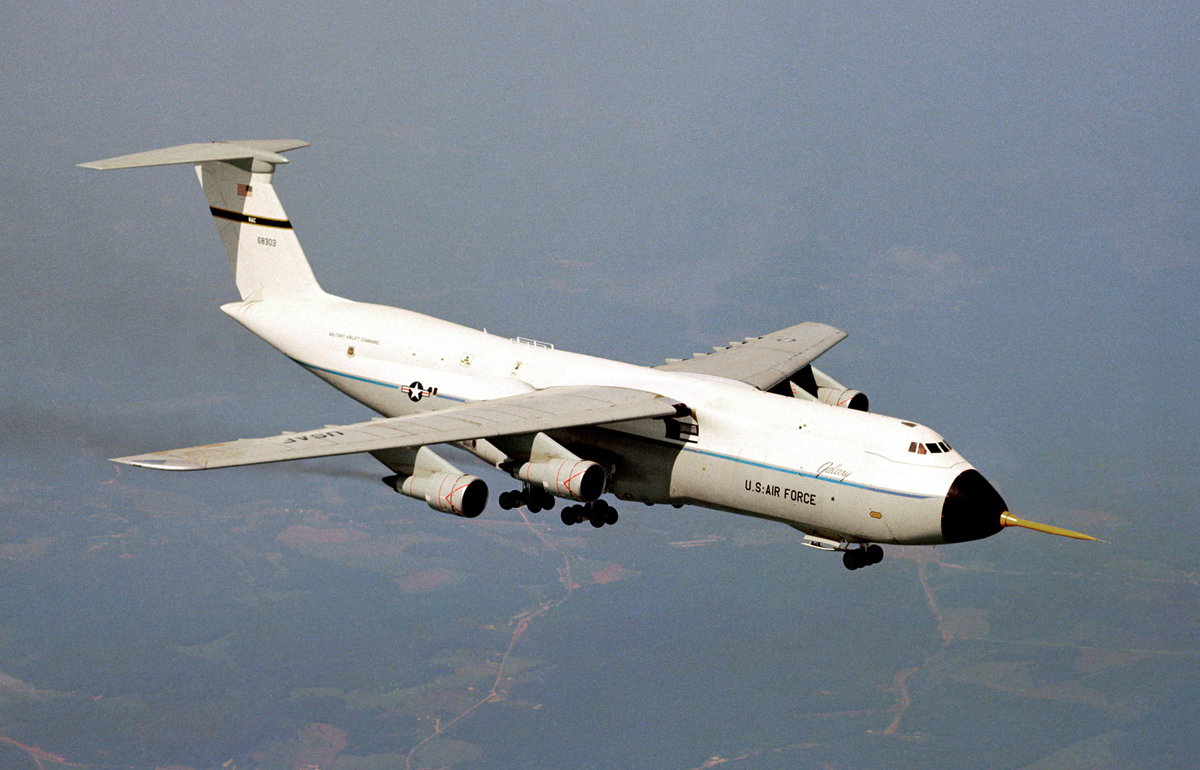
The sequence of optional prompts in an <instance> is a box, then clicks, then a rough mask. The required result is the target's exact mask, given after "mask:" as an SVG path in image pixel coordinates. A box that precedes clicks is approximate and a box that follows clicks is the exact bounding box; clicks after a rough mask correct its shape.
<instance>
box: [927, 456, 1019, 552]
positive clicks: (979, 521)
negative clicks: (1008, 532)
mask: <svg viewBox="0 0 1200 770" xmlns="http://www.w3.org/2000/svg"><path fill="white" fill-rule="evenodd" d="M1007 510H1008V506H1007V505H1005V504H1004V498H1003V497H1001V496H1000V493H999V492H997V491H996V490H995V488H994V487H992V485H991V484H989V483H988V481H987V479H985V478H984V477H983V474H982V473H980V472H979V471H977V470H975V469H974V468H972V469H971V470H967V471H963V472H962V473H960V474H958V477H957V478H955V479H954V483H953V484H951V485H950V491H949V492H947V493H946V501H945V502H944V503H942V538H943V539H945V541H946V542H947V543H963V542H966V541H967V540H981V539H982V538H985V537H990V536H991V535H994V534H996V533H997V532H999V531H1000V530H1001V529H1002V527H1001V525H1000V515H1001V514H1002V513H1004V512H1006V511H1007Z"/></svg>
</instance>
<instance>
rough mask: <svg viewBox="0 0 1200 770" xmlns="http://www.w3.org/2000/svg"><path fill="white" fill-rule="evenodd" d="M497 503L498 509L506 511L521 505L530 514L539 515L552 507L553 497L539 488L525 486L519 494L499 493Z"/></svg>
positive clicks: (513, 492) (515, 492)
mask: <svg viewBox="0 0 1200 770" xmlns="http://www.w3.org/2000/svg"><path fill="white" fill-rule="evenodd" d="M499 502H500V507H501V508H503V509H504V510H506V511H511V510H512V509H513V508H520V507H521V506H522V505H523V506H525V507H526V508H528V509H529V512H530V513H541V512H542V511H548V510H550V509H551V508H553V507H554V495H552V494H550V493H549V492H547V491H546V490H544V489H542V488H541V487H535V486H532V485H530V484H526V485H525V488H524V489H522V490H521V491H520V492H517V491H512V492H501V493H500V500H499Z"/></svg>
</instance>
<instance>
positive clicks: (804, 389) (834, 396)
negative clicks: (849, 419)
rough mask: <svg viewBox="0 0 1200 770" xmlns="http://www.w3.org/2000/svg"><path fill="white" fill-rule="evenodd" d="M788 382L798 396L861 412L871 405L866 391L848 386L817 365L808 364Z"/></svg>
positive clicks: (795, 395) (794, 394)
mask: <svg viewBox="0 0 1200 770" xmlns="http://www.w3.org/2000/svg"><path fill="white" fill-rule="evenodd" d="M787 384H788V385H789V386H790V387H791V391H792V395H793V396H794V397H796V398H803V399H805V400H808V401H820V402H821V403H822V404H828V405H829V406H840V407H843V408H846V409H857V410H858V411H860V412H866V411H868V409H869V408H870V405H871V404H870V401H869V400H868V399H867V394H866V393H863V392H862V391H860V390H854V389H853V388H847V387H846V386H845V385H843V384H842V383H840V382H838V381H837V380H835V379H833V378H832V377H830V376H829V375H828V374H826V373H825V372H823V371H821V370H820V369H818V368H817V367H815V366H806V367H804V368H803V369H801V370H800V371H798V372H796V373H795V374H794V375H792V378H791V380H790V381H788V383H787Z"/></svg>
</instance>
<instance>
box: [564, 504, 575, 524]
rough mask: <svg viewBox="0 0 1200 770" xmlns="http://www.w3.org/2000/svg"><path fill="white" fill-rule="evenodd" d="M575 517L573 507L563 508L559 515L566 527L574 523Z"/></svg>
mask: <svg viewBox="0 0 1200 770" xmlns="http://www.w3.org/2000/svg"><path fill="white" fill-rule="evenodd" d="M575 515H576V511H575V506H573V505H568V506H567V507H566V508H563V509H562V514H561V518H562V523H563V524H566V525H567V526H568V527H569V526H571V525H572V524H574V523H575Z"/></svg>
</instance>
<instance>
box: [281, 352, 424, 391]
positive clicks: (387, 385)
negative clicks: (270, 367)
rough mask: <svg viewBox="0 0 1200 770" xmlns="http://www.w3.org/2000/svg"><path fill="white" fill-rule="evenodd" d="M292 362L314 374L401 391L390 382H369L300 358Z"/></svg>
mask: <svg viewBox="0 0 1200 770" xmlns="http://www.w3.org/2000/svg"><path fill="white" fill-rule="evenodd" d="M288 358H292V357H291V356H288ZM292 360H293V361H295V362H296V363H298V364H300V365H301V366H303V367H304V368H305V369H310V370H312V371H314V372H325V373H326V374H332V375H334V376H336V377H345V378H346V379H348V380H358V381H359V382H365V383H367V384H369V385H378V386H379V387H381V388H391V389H392V390H399V389H400V386H399V385H393V384H391V383H390V382H380V381H379V380H368V379H367V378H366V377H355V376H354V375H353V374H346V373H345V372H336V371H334V370H333V369H323V368H321V367H320V366H313V365H312V364H306V363H304V362H303V361H301V360H300V359H298V358H292Z"/></svg>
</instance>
